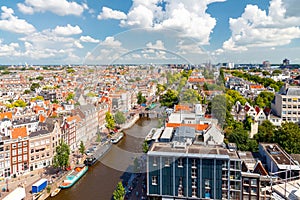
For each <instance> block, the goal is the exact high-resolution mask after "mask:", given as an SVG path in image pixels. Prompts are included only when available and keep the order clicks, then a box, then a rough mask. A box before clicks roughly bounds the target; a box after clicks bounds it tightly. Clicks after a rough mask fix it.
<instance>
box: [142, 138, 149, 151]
mask: <svg viewBox="0 0 300 200" xmlns="http://www.w3.org/2000/svg"><path fill="white" fill-rule="evenodd" d="M148 150H149V145H148V143H147V141H144V143H143V152H144V153H147V152H148Z"/></svg>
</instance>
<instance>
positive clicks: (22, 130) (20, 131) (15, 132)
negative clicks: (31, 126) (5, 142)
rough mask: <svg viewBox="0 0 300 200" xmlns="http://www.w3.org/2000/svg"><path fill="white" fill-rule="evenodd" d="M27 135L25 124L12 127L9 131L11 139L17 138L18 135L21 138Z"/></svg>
mask: <svg viewBox="0 0 300 200" xmlns="http://www.w3.org/2000/svg"><path fill="white" fill-rule="evenodd" d="M26 136H27V129H26V126H23V127H18V128H14V129H13V130H12V131H11V137H12V139H17V138H19V137H21V138H23V137H26Z"/></svg>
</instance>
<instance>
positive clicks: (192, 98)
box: [180, 89, 201, 104]
mask: <svg viewBox="0 0 300 200" xmlns="http://www.w3.org/2000/svg"><path fill="white" fill-rule="evenodd" d="M180 102H181V103H192V104H195V103H201V96H200V94H199V93H198V92H197V91H196V90H194V89H187V90H185V91H184V92H183V94H182V96H181V98H180Z"/></svg>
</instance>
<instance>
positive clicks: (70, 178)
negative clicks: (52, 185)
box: [59, 165, 88, 189]
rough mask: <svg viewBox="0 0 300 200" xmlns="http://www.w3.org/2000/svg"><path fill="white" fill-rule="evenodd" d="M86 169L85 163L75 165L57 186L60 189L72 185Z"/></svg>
mask: <svg viewBox="0 0 300 200" xmlns="http://www.w3.org/2000/svg"><path fill="white" fill-rule="evenodd" d="M87 170H88V166H85V165H77V166H75V168H74V169H73V170H72V171H71V173H70V174H69V175H67V177H66V179H65V180H63V182H62V184H61V185H60V186H59V187H60V188H62V189H66V188H70V187H72V186H73V185H74V184H75V183H76V182H77V181H78V180H79V179H80V178H81V177H82V176H83V175H84V174H85V173H86V172H87Z"/></svg>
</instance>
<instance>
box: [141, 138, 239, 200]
mask: <svg viewBox="0 0 300 200" xmlns="http://www.w3.org/2000/svg"><path fill="white" fill-rule="evenodd" d="M147 155H148V157H147V194H148V197H149V198H150V199H156V198H158V197H162V198H163V199H189V198H192V199H241V197H242V196H241V195H242V194H241V187H242V186H241V180H242V178H241V161H240V159H239V158H238V156H237V154H236V152H231V151H229V150H228V149H224V148H223V147H213V148H211V147H208V146H201V145H191V146H189V147H187V148H176V147H175V148H174V147H172V145H171V143H154V144H153V145H152V147H151V149H150V151H149V152H148V154H147Z"/></svg>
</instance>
